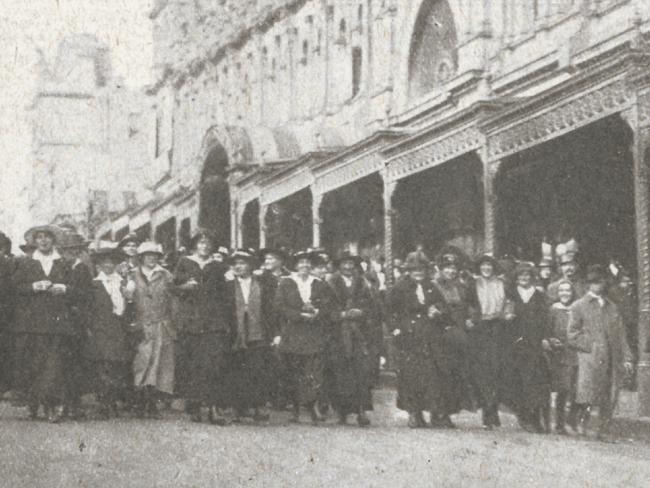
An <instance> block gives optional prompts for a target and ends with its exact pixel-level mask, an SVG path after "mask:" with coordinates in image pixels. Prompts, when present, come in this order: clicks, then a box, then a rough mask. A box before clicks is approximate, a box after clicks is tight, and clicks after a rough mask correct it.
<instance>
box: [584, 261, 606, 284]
mask: <svg viewBox="0 0 650 488" xmlns="http://www.w3.org/2000/svg"><path fill="white" fill-rule="evenodd" d="M606 280H607V272H606V271H605V268H604V267H603V266H601V265H600V264H592V265H591V266H589V267H588V268H587V283H599V282H601V281H606Z"/></svg>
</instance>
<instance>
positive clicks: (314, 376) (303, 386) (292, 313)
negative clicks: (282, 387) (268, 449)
mask: <svg viewBox="0 0 650 488" xmlns="http://www.w3.org/2000/svg"><path fill="white" fill-rule="evenodd" d="M311 303H312V305H313V306H314V308H316V309H318V310H319V317H318V318H317V319H316V320H314V321H308V320H305V319H303V318H302V317H301V316H300V314H301V313H302V311H303V307H304V306H305V303H304V302H303V301H302V298H301V297H300V293H299V292H298V286H297V285H296V283H295V281H294V280H293V278H291V277H286V278H282V279H281V280H280V283H279V284H278V289H277V291H276V294H275V300H274V306H275V311H276V314H277V318H278V325H279V328H280V336H281V337H282V340H281V342H280V353H281V354H282V355H283V361H284V371H285V375H286V390H287V394H288V395H289V396H290V397H291V398H292V401H293V402H294V405H296V404H301V405H309V404H311V403H313V402H314V401H316V400H317V399H319V397H320V395H321V394H322V388H323V362H322V356H323V352H324V346H325V338H326V327H327V324H328V321H329V320H330V318H331V316H332V309H333V307H334V303H333V300H332V291H331V289H330V288H329V286H328V285H327V284H326V283H324V282H323V281H320V280H318V279H314V280H313V282H312V285H311Z"/></svg>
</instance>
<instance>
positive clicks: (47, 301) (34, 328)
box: [14, 225, 76, 423]
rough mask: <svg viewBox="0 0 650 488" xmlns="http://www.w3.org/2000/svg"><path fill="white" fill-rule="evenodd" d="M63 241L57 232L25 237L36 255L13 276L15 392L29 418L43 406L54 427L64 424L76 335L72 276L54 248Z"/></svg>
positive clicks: (43, 230)
mask: <svg viewBox="0 0 650 488" xmlns="http://www.w3.org/2000/svg"><path fill="white" fill-rule="evenodd" d="M61 236H62V231H61V230H60V229H59V228H58V227H55V226H47V225H46V226H40V227H34V228H32V229H30V230H29V231H27V233H26V234H25V239H26V241H27V242H29V243H34V244H35V246H36V250H35V251H34V254H33V255H32V257H26V258H24V259H21V260H19V261H18V264H17V269H16V271H15V273H14V287H15V290H16V315H15V321H14V334H15V338H16V350H15V352H16V363H15V364H16V386H17V388H18V389H19V390H21V391H22V393H23V395H24V397H25V400H26V401H27V404H28V406H29V415H30V418H32V419H35V418H36V417H37V415H38V410H39V406H40V405H42V406H43V407H44V408H45V413H46V414H47V416H48V419H49V421H50V422H52V423H57V422H60V421H61V420H62V419H63V414H64V405H65V403H66V400H67V398H66V396H67V393H68V388H67V387H68V384H67V381H66V380H67V375H68V372H69V366H70V364H71V358H72V348H73V337H74V335H75V332H76V331H75V329H74V327H73V324H72V323H71V321H70V315H69V307H68V294H69V293H70V292H71V291H72V290H71V288H70V281H71V273H72V270H71V268H70V265H69V264H68V263H67V262H66V261H65V260H64V259H63V258H61V256H60V255H59V253H58V252H57V251H56V250H55V248H54V246H55V243H56V242H57V240H60V239H61Z"/></svg>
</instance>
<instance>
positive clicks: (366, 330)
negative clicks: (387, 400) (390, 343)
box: [326, 274, 381, 415]
mask: <svg viewBox="0 0 650 488" xmlns="http://www.w3.org/2000/svg"><path fill="white" fill-rule="evenodd" d="M330 286H331V287H332V290H333V291H334V295H333V297H334V299H335V307H334V309H333V310H334V313H333V314H332V319H331V325H330V328H331V329H330V331H329V333H328V341H327V348H326V363H327V364H329V365H330V368H331V371H332V373H333V385H332V386H333V388H332V392H331V395H332V398H331V400H332V404H333V406H334V408H335V409H336V410H337V411H338V412H339V413H341V414H343V415H345V414H348V413H359V410H360V409H362V410H372V395H371V388H372V384H373V375H374V359H375V357H374V355H373V354H372V343H373V336H374V332H375V331H374V327H377V326H378V325H379V326H380V325H381V324H378V323H377V322H375V321H374V320H373V319H374V318H375V317H373V305H374V303H373V299H372V296H371V293H370V289H369V287H368V285H367V284H366V282H365V280H364V279H362V278H358V277H355V278H353V279H352V282H351V286H349V287H348V286H347V285H346V283H345V281H344V279H343V277H341V276H340V275H338V274H335V275H334V276H333V277H332V279H331V280H330ZM350 309H358V310H361V312H363V316H362V317H361V318H359V319H342V318H341V315H340V313H341V311H343V312H345V311H348V310H350Z"/></svg>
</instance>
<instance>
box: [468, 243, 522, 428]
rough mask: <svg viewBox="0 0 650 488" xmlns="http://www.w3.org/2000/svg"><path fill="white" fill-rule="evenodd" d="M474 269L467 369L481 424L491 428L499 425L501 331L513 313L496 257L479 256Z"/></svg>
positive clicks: (470, 291) (470, 294)
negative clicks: (479, 411)
mask: <svg viewBox="0 0 650 488" xmlns="http://www.w3.org/2000/svg"><path fill="white" fill-rule="evenodd" d="M476 273H477V274H478V276H477V278H476V280H475V281H474V283H472V284H471V285H470V286H469V290H468V300H469V303H470V307H471V320H470V321H469V322H468V324H467V325H468V329H469V334H468V336H469V350H470V358H471V359H470V369H471V375H472V381H473V384H474V385H475V386H476V390H477V392H476V393H477V394H478V397H479V398H478V400H479V404H480V406H481V408H482V410H483V426H484V427H485V428H486V429H493V428H495V427H499V426H500V425H501V422H500V420H499V396H498V395H499V374H500V370H501V363H502V354H501V353H502V351H501V346H502V334H503V328H504V325H505V321H506V320H511V319H512V313H511V310H510V308H511V305H510V302H509V301H508V299H507V294H506V286H505V283H504V281H503V280H502V279H501V278H500V277H499V276H498V274H499V266H498V264H497V261H496V260H495V259H494V258H493V257H492V256H490V255H488V254H486V255H483V256H481V257H480V258H479V259H478V260H477V262H476Z"/></svg>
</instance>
